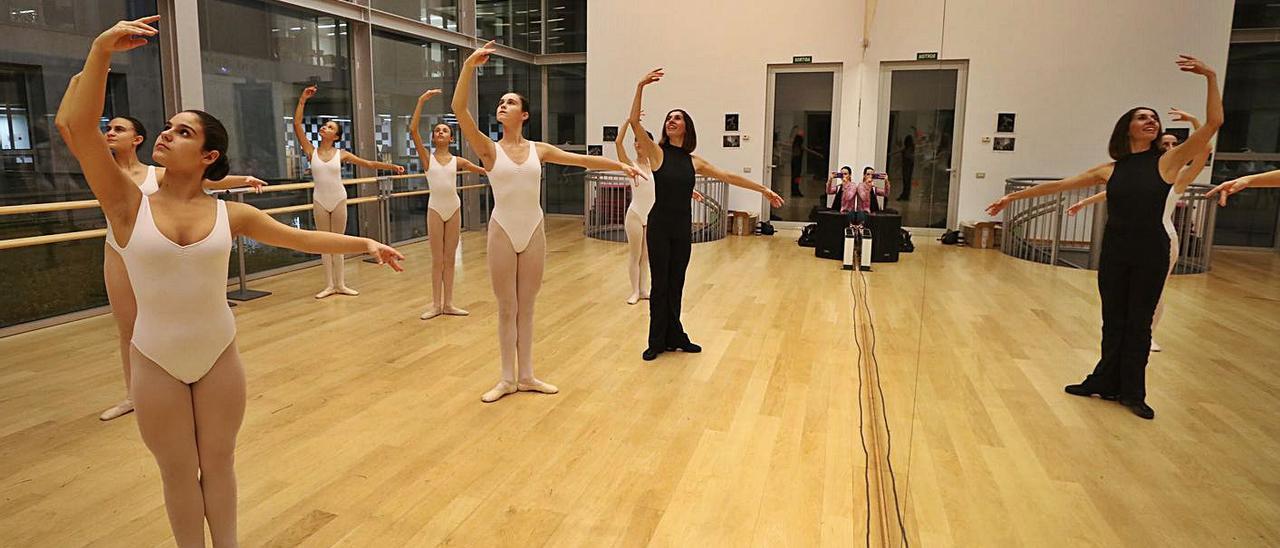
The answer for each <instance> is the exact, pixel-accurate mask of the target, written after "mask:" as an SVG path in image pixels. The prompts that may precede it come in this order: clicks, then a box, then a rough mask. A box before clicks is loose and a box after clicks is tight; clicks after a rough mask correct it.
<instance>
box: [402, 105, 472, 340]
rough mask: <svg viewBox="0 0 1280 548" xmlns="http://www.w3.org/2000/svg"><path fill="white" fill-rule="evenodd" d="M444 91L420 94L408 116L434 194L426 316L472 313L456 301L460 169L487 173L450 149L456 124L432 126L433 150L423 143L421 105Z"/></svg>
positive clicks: (430, 211)
mask: <svg viewBox="0 0 1280 548" xmlns="http://www.w3.org/2000/svg"><path fill="white" fill-rule="evenodd" d="M441 93H442V92H441V91H440V90H438V89H431V90H427V91H426V92H425V93H423V94H422V95H421V96H419V97H418V106H417V107H416V108H414V109H413V118H411V119H410V120H409V136H410V137H412V138H413V146H414V147H415V148H417V149H418V159H419V160H420V161H421V162H422V166H423V167H424V168H425V169H426V172H427V188H429V189H431V195H430V197H429V198H427V235H428V236H429V240H430V242H431V306H430V307H429V308H427V311H426V312H423V313H422V315H421V316H419V317H420V318H422V319H424V320H429V319H431V318H434V317H436V316H439V315H441V314H445V315H449V316H466V315H467V314H470V313H469V312H467V311H466V310H463V309H461V308H458V307H456V306H454V305H453V275H454V267H455V263H454V261H455V256H456V254H457V251H458V237H459V232H460V231H461V230H462V215H461V214H460V213H459V211H458V209H459V208H461V206H462V200H460V199H459V198H458V172H459V171H466V172H469V173H477V174H481V175H483V174H484V173H485V170H484V168H482V167H480V166H477V165H475V164H473V163H471V161H470V160H468V159H466V158H459V157H457V156H454V155H453V154H452V153H450V152H449V145H450V144H452V143H453V128H452V127H449V124H446V123H444V122H440V123H437V124H436V125H435V126H434V127H432V128H431V145H432V146H433V147H435V151H434V152H432V151H430V150H428V149H427V147H426V145H425V144H423V142H422V134H421V133H419V132H418V125H419V123H420V122H421V120H422V105H424V104H425V103H426V102H427V101H428V100H430V99H431V98H432V97H435V96H437V95H440V94H441Z"/></svg>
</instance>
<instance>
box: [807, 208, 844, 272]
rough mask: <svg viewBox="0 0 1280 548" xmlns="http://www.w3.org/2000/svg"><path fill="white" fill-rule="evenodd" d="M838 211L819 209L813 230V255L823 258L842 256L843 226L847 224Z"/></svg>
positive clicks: (836, 258) (837, 258)
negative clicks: (816, 222) (816, 224)
mask: <svg viewBox="0 0 1280 548" xmlns="http://www.w3.org/2000/svg"><path fill="white" fill-rule="evenodd" d="M845 219H846V218H845V216H844V214H842V213H840V212H839V211H830V210H827V211H819V212H818V228H817V230H815V231H814V237H815V240H814V243H815V244H816V245H815V246H814V247H813V256H815V257H821V258H823V259H835V260H837V261H839V260H840V259H842V258H844V228H845V227H846V226H848V225H849V222H848V221H847V220H845Z"/></svg>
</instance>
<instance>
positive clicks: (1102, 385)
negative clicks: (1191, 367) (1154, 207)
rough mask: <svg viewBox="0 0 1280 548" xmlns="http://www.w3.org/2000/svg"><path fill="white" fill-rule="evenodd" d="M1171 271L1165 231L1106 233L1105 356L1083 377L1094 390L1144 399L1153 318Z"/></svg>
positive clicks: (1102, 286)
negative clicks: (1140, 236)
mask: <svg viewBox="0 0 1280 548" xmlns="http://www.w3.org/2000/svg"><path fill="white" fill-rule="evenodd" d="M1108 242H1110V243H1111V245H1108ZM1137 244H1141V245H1137ZM1168 272H1169V237H1168V236H1167V235H1163V234H1161V235H1158V237H1156V236H1155V235H1152V236H1149V237H1144V238H1138V237H1134V236H1131V235H1119V234H1117V235H1114V236H1112V235H1107V236H1105V237H1104V239H1103V243H1102V257H1101V261H1100V262H1099V264H1098V293H1100V294H1101V297H1102V359H1100V360H1098V365H1097V366H1095V367H1094V368H1093V373H1092V374H1090V375H1089V376H1088V377H1087V378H1085V380H1084V385H1085V386H1086V387H1088V388H1089V389H1090V390H1091V391H1094V392H1097V393H1100V394H1114V395H1117V396H1119V397H1120V399H1121V400H1125V401H1142V400H1144V399H1145V398H1146V396H1147V356H1148V355H1149V354H1150V352H1151V320H1152V319H1153V318H1154V317H1155V313H1156V305H1157V304H1158V303H1159V302H1160V293H1161V292H1162V291H1164V280H1165V276H1166V275H1167V274H1168Z"/></svg>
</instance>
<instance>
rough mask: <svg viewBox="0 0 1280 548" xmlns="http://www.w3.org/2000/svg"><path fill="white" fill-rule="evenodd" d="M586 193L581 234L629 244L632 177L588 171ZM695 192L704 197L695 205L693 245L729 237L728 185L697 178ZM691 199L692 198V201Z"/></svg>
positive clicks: (585, 183) (584, 190)
mask: <svg viewBox="0 0 1280 548" xmlns="http://www.w3.org/2000/svg"><path fill="white" fill-rule="evenodd" d="M583 185H584V188H583V193H584V195H585V196H586V203H585V205H584V209H585V210H586V211H583V215H582V233H583V234H585V235H586V236H588V237H591V238H596V239H598V240H607V241H610V242H625V241H627V232H626V228H625V222H626V219H627V207H628V206H630V205H631V178H630V177H627V176H625V175H622V174H620V173H612V172H599V171H591V172H587V174H586V176H585V177H584V183H583ZM693 188H694V190H696V191H698V192H699V193H701V194H702V196H703V201H702V202H694V203H693V231H692V236H693V243H701V242H711V241H715V240H719V239H722V238H724V237H725V236H726V235H728V234H729V218H728V215H727V214H726V210H725V204H726V203H727V202H728V198H729V185H727V184H725V183H724V182H723V181H720V180H718V179H713V178H710V177H698V178H697V179H696V180H695V181H694V186H693ZM691 199H692V198H691Z"/></svg>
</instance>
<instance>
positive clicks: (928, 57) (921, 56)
mask: <svg viewBox="0 0 1280 548" xmlns="http://www.w3.org/2000/svg"><path fill="white" fill-rule="evenodd" d="M937 60H938V52H936V51H924V52H920V53H917V54H916V61H937Z"/></svg>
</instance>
